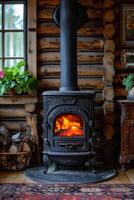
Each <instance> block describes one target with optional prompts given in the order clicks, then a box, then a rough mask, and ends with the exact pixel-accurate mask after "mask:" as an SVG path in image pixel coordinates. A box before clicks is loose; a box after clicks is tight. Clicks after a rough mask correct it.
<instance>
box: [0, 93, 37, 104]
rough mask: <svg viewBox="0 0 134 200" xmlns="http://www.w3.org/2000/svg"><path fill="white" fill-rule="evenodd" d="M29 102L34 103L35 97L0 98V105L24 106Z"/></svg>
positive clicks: (6, 96)
mask: <svg viewBox="0 0 134 200" xmlns="http://www.w3.org/2000/svg"><path fill="white" fill-rule="evenodd" d="M29 102H30V103H36V102H37V97H35V96H29V95H13V96H11V95H9V96H8V95H4V96H0V105H10V104H11V105H24V104H26V103H29Z"/></svg>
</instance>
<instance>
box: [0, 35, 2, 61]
mask: <svg viewBox="0 0 134 200" xmlns="http://www.w3.org/2000/svg"><path fill="white" fill-rule="evenodd" d="M0 57H2V34H1V33H0Z"/></svg>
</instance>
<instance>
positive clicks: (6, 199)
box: [0, 184, 134, 200]
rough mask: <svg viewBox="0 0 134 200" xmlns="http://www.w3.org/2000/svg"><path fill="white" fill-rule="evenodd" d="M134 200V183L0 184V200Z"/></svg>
mask: <svg viewBox="0 0 134 200" xmlns="http://www.w3.org/2000/svg"><path fill="white" fill-rule="evenodd" d="M14 199H15V200H125V199H126V200H134V185H132V184H131V185H123V184H122V185H106V184H105V185H104V184H100V185H43V184H0V200H14Z"/></svg>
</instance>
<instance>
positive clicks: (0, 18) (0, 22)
mask: <svg viewBox="0 0 134 200" xmlns="http://www.w3.org/2000/svg"><path fill="white" fill-rule="evenodd" d="M0 29H2V5H1V4H0Z"/></svg>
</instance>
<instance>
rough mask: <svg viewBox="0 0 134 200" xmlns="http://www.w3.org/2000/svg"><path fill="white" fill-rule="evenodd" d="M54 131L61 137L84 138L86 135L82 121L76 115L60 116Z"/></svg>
mask: <svg viewBox="0 0 134 200" xmlns="http://www.w3.org/2000/svg"><path fill="white" fill-rule="evenodd" d="M54 131H55V134H56V136H59V137H75V136H82V135H83V134H84V132H83V122H82V119H81V118H80V117H79V116H78V115H74V114H63V115H60V116H58V117H57V118H56V121H55V128H54Z"/></svg>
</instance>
